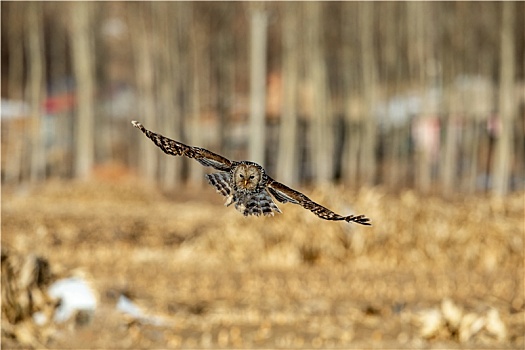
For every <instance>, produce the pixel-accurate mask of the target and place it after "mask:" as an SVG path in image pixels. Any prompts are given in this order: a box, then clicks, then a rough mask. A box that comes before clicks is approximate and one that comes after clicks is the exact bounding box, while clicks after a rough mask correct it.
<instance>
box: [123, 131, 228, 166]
mask: <svg viewBox="0 0 525 350" xmlns="http://www.w3.org/2000/svg"><path fill="white" fill-rule="evenodd" d="M131 124H133V126H134V127H136V128H137V129H139V130H140V131H142V132H143V133H144V134H145V135H146V136H147V137H148V138H150V139H151V141H153V143H155V145H157V147H159V148H160V149H162V150H163V151H164V153H166V154H169V155H172V156H185V157H188V158H193V159H195V160H196V161H198V162H199V163H201V164H202V165H204V166H211V167H213V168H215V169H217V170H222V171H230V169H231V166H232V162H231V160H229V159H227V158H224V157H223V156H221V155H218V154H217V153H213V152H211V151H208V150H207V149H204V148H200V147H192V146H188V145H185V144H183V143H182V142H178V141H175V140H172V139H169V138H167V137H165V136H162V135H160V134H157V133H154V132H152V131H149V130H148V129H146V128H145V127H144V126H143V125H142V124H140V123H139V122H137V121H132V122H131Z"/></svg>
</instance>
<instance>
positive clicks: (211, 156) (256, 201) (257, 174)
mask: <svg viewBox="0 0 525 350" xmlns="http://www.w3.org/2000/svg"><path fill="white" fill-rule="evenodd" d="M131 123H132V124H133V126H135V127H136V128H138V129H139V130H141V131H142V132H143V133H144V134H145V135H146V136H147V137H148V138H150V139H151V140H152V141H153V142H154V143H155V145H157V146H158V147H159V148H160V149H162V150H163V151H164V153H166V154H170V155H173V156H186V157H188V158H192V159H195V160H196V161H198V162H199V163H201V164H202V165H204V166H211V167H212V168H215V169H217V170H219V171H220V172H218V173H212V174H208V175H206V178H207V179H208V182H209V183H210V184H211V185H212V186H214V187H215V189H216V190H217V192H219V193H220V194H222V195H223V196H225V197H226V203H225V204H226V205H228V206H229V205H231V204H235V208H236V209H237V210H238V211H240V212H241V213H243V214H244V215H245V216H248V215H256V216H259V215H274V213H281V210H280V209H279V208H278V207H277V205H276V204H275V203H274V201H273V200H272V197H271V196H270V194H271V195H272V196H274V197H275V199H277V201H279V202H281V203H287V202H289V203H294V204H298V205H300V206H302V207H303V208H305V209H308V210H310V211H311V212H312V213H314V214H315V215H317V216H318V217H320V218H321V219H325V220H333V221H346V222H355V223H358V224H361V225H368V226H369V225H371V224H370V219H368V218H367V217H366V216H364V215H348V216H342V215H339V214H336V213H334V212H333V211H331V210H330V209H328V208H325V207H323V206H322V205H320V204H318V203H316V202H314V201H312V200H311V199H310V198H308V197H307V196H305V195H304V194H302V193H301V192H298V191H296V190H293V189H291V188H289V187H287V186H285V185H284V184H282V183H280V182H277V181H275V180H274V179H272V178H271V177H269V176H268V175H267V174H266V171H265V170H264V169H263V167H261V166H260V165H259V164H257V163H254V162H249V161H232V160H229V159H227V158H225V157H223V156H221V155H218V154H216V153H213V152H211V151H208V150H207V149H204V148H200V147H193V146H188V145H185V144H183V143H181V142H178V141H175V140H172V139H169V138H167V137H165V136H162V135H160V134H157V133H154V132H151V131H149V130H147V129H146V128H145V127H144V126H143V125H142V124H140V123H139V122H136V121H132V122H131Z"/></svg>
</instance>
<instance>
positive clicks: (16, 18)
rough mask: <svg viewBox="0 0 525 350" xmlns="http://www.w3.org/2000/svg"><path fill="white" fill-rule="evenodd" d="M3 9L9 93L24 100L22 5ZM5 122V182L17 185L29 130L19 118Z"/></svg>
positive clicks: (3, 121) (10, 95)
mask: <svg viewBox="0 0 525 350" xmlns="http://www.w3.org/2000/svg"><path fill="white" fill-rule="evenodd" d="M9 5H10V6H9V7H7V8H6V10H4V15H5V16H6V21H7V22H8V25H7V28H6V32H7V47H8V52H9V56H8V57H9V68H8V72H7V96H8V97H9V99H11V100H12V101H23V99H24V98H23V96H24V91H23V90H24V89H23V87H22V83H23V62H24V60H23V58H24V47H23V45H20V43H21V42H23V34H22V25H23V20H22V16H23V15H22V13H23V11H24V10H23V9H22V6H23V5H22V4H21V3H17V2H12V3H10V4H9ZM6 124H7V123H6V122H5V120H4V119H2V131H3V132H2V133H3V134H4V132H5V134H4V135H5V139H3V140H2V168H4V174H5V182H6V183H8V184H16V183H18V182H19V181H20V180H21V176H22V168H23V152H24V144H25V138H28V137H27V135H26V134H27V133H26V132H25V131H26V130H24V129H25V128H24V127H23V125H22V127H20V128H19V127H18V125H17V123H16V120H12V121H11V122H8V124H7V125H9V126H8V127H6Z"/></svg>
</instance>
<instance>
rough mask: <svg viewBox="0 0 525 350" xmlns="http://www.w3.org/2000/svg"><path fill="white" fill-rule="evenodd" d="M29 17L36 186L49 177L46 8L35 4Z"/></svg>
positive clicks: (33, 179) (32, 178) (32, 168)
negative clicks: (45, 109)
mask: <svg viewBox="0 0 525 350" xmlns="http://www.w3.org/2000/svg"><path fill="white" fill-rule="evenodd" d="M27 11H28V14H27V29H28V34H27V51H28V55H29V73H28V79H29V81H28V84H27V89H28V91H27V96H28V100H29V104H30V106H31V142H30V144H31V166H30V174H29V179H30V181H31V182H33V183H35V182H37V181H39V180H42V179H43V178H44V177H45V166H46V152H45V144H44V142H43V135H42V101H43V99H44V69H45V68H44V67H45V63H44V60H45V57H44V52H43V51H44V44H43V38H42V32H43V24H42V16H43V14H42V4H41V3H38V2H31V3H29V5H28V10H27Z"/></svg>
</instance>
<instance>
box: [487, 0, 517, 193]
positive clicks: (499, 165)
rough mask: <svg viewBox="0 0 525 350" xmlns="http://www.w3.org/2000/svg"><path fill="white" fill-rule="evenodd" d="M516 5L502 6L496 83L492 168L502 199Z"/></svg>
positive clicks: (509, 141)
mask: <svg viewBox="0 0 525 350" xmlns="http://www.w3.org/2000/svg"><path fill="white" fill-rule="evenodd" d="M515 18H516V13H515V3H514V2H510V1H506V2H503V3H502V21H501V48H500V65H499V66H500V84H499V116H500V120H501V132H500V134H499V137H498V139H497V143H496V149H495V157H494V167H493V169H492V176H493V179H494V182H493V188H492V191H493V194H495V195H498V196H504V195H506V194H507V193H508V191H509V181H510V175H511V162H512V157H513V153H514V152H513V147H512V145H513V133H514V130H513V122H514V116H515V113H516V110H515V100H514V75H515V72H516V62H515V60H514V51H515V40H514V23H515Z"/></svg>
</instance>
